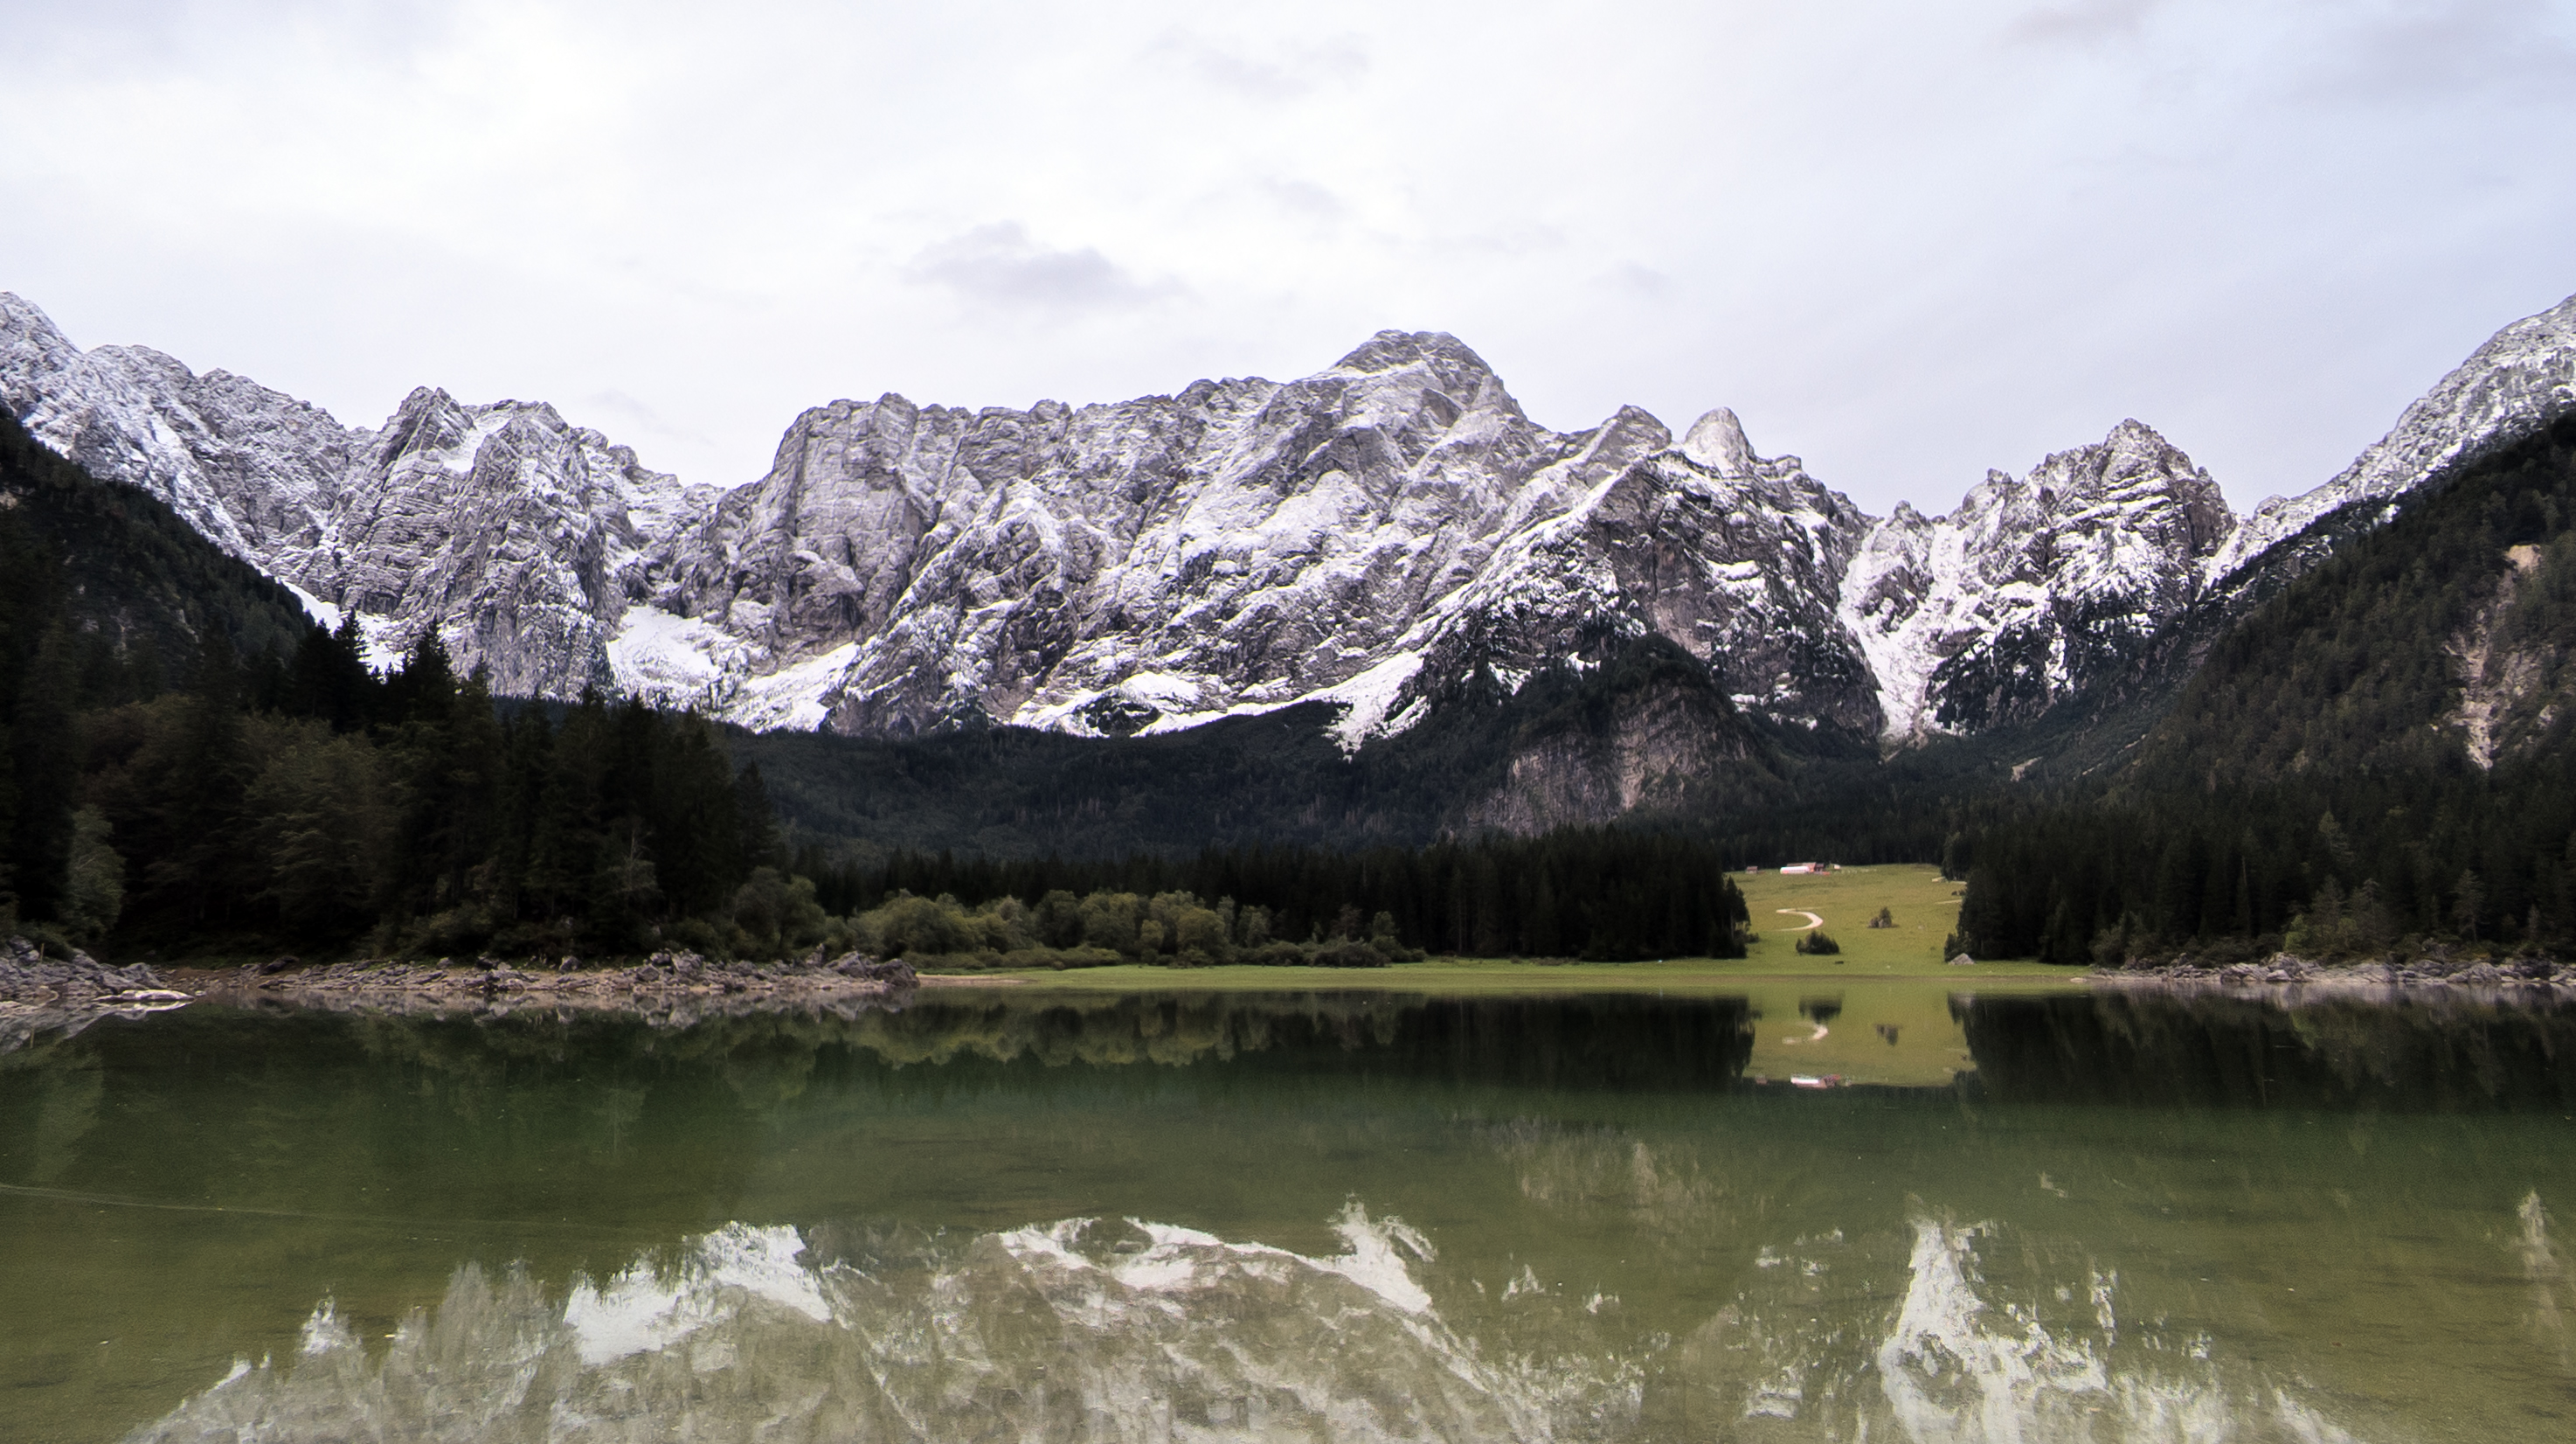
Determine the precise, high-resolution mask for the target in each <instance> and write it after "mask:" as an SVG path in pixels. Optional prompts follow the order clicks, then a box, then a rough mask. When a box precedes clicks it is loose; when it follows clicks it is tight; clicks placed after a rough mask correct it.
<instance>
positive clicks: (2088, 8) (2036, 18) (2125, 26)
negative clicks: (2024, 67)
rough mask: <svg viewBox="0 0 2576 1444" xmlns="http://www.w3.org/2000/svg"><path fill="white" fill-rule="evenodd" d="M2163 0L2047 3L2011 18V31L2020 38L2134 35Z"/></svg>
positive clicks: (2074, 38) (2088, 0)
mask: <svg viewBox="0 0 2576 1444" xmlns="http://www.w3.org/2000/svg"><path fill="white" fill-rule="evenodd" d="M2163 4H2164V0H2075V3H2073V4H2070V5H2051V6H2046V7H2043V8H2041V9H2038V10H2033V11H2031V12H2030V13H2028V14H2026V15H2024V16H2022V17H2021V19H2019V20H2017V21H2015V22H2014V23H2013V26H2012V34H2013V35H2014V36H2015V37H2016V38H2019V39H2022V40H2039V41H2070V40H2071V41H2088V40H2100V39H2104V38H2106V37H2109V36H2115V35H2135V34H2137V33H2138V30H2139V28H2140V27H2142V26H2143V25H2145V23H2146V19H2147V16H2149V15H2150V14H2152V13H2154V12H2155V11H2156V10H2158V9H2160V8H2162V6H2163Z"/></svg>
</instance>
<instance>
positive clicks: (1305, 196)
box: [1261, 179, 1350, 221]
mask: <svg viewBox="0 0 2576 1444" xmlns="http://www.w3.org/2000/svg"><path fill="white" fill-rule="evenodd" d="M1261 188H1262V190H1264V191H1266V192H1268V193H1269V196H1270V198H1271V199H1272V200H1274V201H1277V202H1278V203H1279V204H1280V206H1281V207H1282V208H1284V209H1287V210H1291V211H1295V212H1296V213H1297V214H1299V215H1301V216H1304V217H1306V218H1307V219H1309V220H1317V221H1338V220H1340V219H1341V218H1342V217H1343V216H1345V215H1347V214H1349V212H1350V207H1348V206H1346V205H1344V204H1343V203H1342V198H1341V197H1340V196H1338V195H1335V194H1334V193H1333V192H1331V191H1329V190H1327V189H1325V188H1324V187H1322V186H1319V185H1317V184H1315V183H1314V182H1313V181H1302V180H1278V179H1269V180H1264V181H1262V182H1261Z"/></svg>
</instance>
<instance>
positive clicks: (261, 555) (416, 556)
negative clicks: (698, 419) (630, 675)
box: [0, 293, 717, 697]
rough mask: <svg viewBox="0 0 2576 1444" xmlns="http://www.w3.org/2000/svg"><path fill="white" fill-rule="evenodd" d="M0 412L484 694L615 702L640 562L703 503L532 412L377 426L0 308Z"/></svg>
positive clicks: (378, 642) (427, 412) (443, 416)
mask: <svg viewBox="0 0 2576 1444" xmlns="http://www.w3.org/2000/svg"><path fill="white" fill-rule="evenodd" d="M0 402H5V404H7V405H8V406H9V407H10V409H11V411H12V412H13V413H15V414H16V415H17V416H18V417H19V419H20V420H21V421H22V422H23V423H24V424H25V425H26V427H27V429H28V430H29V431H30V432H31V433H32V434H34V435H35V436H36V437H37V438H38V439H39V440H41V441H43V442H45V443H46V444H47V445H49V446H51V447H53V448H54V449H55V450H57V451H59V452H61V453H63V454H64V455H65V456H68V457H70V458H71V459H72V460H74V461H77V462H79V463H81V464H82V465H83V466H84V467H86V468H87V469H88V470H89V471H90V473H91V474H92V475H95V476H99V477H103V478H106V479H109V480H114V481H122V482H126V483H128V484H130V485H133V486H137V487H140V488H142V489H143V490H145V491H148V492H150V493H152V494H153V495H155V496H157V497H159V498H161V499H162V500H164V501H167V502H169V503H170V505H171V506H172V508H173V509H175V510H176V511H177V512H178V513H179V514H180V515H181V516H183V517H185V518H186V519H187V520H188V522H189V523H190V524H191V525H193V526H195V527H196V528H197V529H198V531H199V532H201V533H203V534H204V535H205V536H206V537H207V538H209V539H210V540H212V541H214V542H215V543H216V544H217V545H219V546H221V547H223V548H224V549H225V550H226V551H228V552H231V553H232V554H233V555H235V556H237V557H240V558H241V559H243V560H244V561H247V562H250V563H251V564H252V565H254V566H257V567H258V568H260V569H261V570H262V571H265V572H267V573H268V574H269V575H270V576H273V577H275V578H277V579H278V580H280V581H282V582H285V583H286V584H287V585H289V586H291V587H294V588H295V589H296V590H297V591H298V592H299V593H301V594H302V595H303V597H304V598H305V601H306V605H307V607H308V609H310V610H311V611H312V612H313V613H314V614H315V615H316V616H317V617H318V618H321V619H323V620H324V621H326V622H332V623H336V622H337V620H338V619H339V617H340V615H341V613H342V612H343V611H347V612H354V613H356V614H357V615H358V617H359V619H360V620H361V622H362V623H363V624H364V625H365V629H366V632H367V636H368V638H369V640H370V642H371V643H372V644H373V645H374V648H375V651H376V654H377V657H378V658H379V660H380V661H390V660H391V659H392V658H393V657H394V656H397V655H399V654H400V653H401V652H402V651H403V650H404V649H406V648H408V647H409V646H410V645H411V644H412V643H413V642H414V641H416V640H417V639H418V638H419V637H420V636H421V635H422V634H423V633H424V632H426V631H428V630H429V629H431V628H433V627H435V628H437V629H438V630H439V631H440V633H441V634H442V636H443V638H444V639H445V641H446V642H447V643H448V645H449V647H450V648H451V650H453V651H454V652H455V654H456V657H457V661H458V664H459V666H460V667H466V668H471V667H476V666H481V667H484V668H486V669H488V670H489V672H490V674H491V682H492V686H493V688H494V690H495V691H498V692H502V693H505V694H514V695H521V696H548V697H568V696H573V695H577V694H578V693H579V692H580V690H581V689H582V687H583V686H585V685H589V684H593V683H596V684H598V685H600V686H603V687H611V688H613V687H614V686H615V685H616V678H615V676H614V673H613V672H612V670H611V668H610V667H609V665H608V660H607V658H608V650H607V648H608V642H609V640H610V639H611V638H613V637H614V636H615V635H616V633H617V629H618V627H619V626H620V625H621V623H622V622H623V620H624V615H625V610H626V596H627V592H628V590H629V589H630V588H631V587H633V586H636V585H640V584H639V583H637V582H636V581H635V578H636V577H638V576H640V574H641V562H642V560H643V553H644V548H645V546H646V545H647V544H648V543H650V542H653V541H658V540H660V539H663V538H666V537H668V536H670V535H671V534H673V533H674V532H676V531H677V530H678V528H679V526H680V523H681V521H682V519H683V518H684V517H689V516H694V515H696V514H699V513H701V512H703V511H704V510H705V509H707V508H709V507H711V506H712V505H713V504H714V502H715V498H716V495H717V492H716V488H714V487H683V486H682V485H680V483H679V482H678V481H677V480H676V479H675V478H672V477H669V476H664V475H662V474H660V473H657V472H653V471H649V470H647V469H645V468H644V467H643V466H642V465H640V464H639V463H638V462H637V461H636V459H635V456H634V453H633V452H631V451H628V450H627V449H626V448H624V447H622V446H614V445H612V444H610V442H609V441H608V438H606V437H604V436H602V435H600V434H599V433H598V432H596V431H590V430H587V429H584V428H581V427H575V426H571V425H569V424H567V423H566V422H565V421H564V419H563V418H562V417H561V416H559V415H557V414H556V412H555V410H554V408H553V407H551V406H547V405H545V404H543V403H538V402H519V401H499V402H494V403H492V404H490V405H485V406H469V405H464V404H461V403H459V402H457V401H456V400H455V399H454V398H452V397H450V396H448V395H447V393H445V392H443V391H438V390H433V389H430V388H422V389H420V390H418V391H414V392H413V393H412V394H411V395H410V396H409V397H407V398H405V400H404V401H403V404H402V406H401V407H400V408H399V409H397V410H396V411H395V413H394V414H393V416H391V417H390V418H388V419H387V420H386V422H385V424H384V426H383V428H382V429H380V430H375V431H369V430H366V429H363V428H351V427H345V426H342V425H341V424H340V423H339V422H338V421H336V420H334V419H333V418H332V417H331V416H330V415H329V414H328V413H326V412H324V411H321V410H320V409H318V408H316V407H312V406H309V405H306V404H305V403H303V402H301V401H297V400H295V399H294V398H292V397H289V396H286V395H283V394H282V393H279V392H276V391H271V390H269V389H267V388H266V387H263V386H260V385H258V384H256V383H254V382H251V381H248V380H245V379H243V378H241V377H238V376H234V375H231V374H229V373H226V372H222V371H210V372H207V373H205V374H204V375H198V374H196V373H194V372H192V371H190V370H189V369H188V368H187V367H186V366H185V365H183V364H181V363H180V362H178V361H176V360H173V359H172V358H170V357H168V356H165V355H162V354H161V353H160V352H158V351H151V350H146V349H143V348H140V347H127V346H102V347H99V348H97V349H95V350H90V351H82V350H80V349H79V348H78V347H76V346H74V345H72V344H71V343H70V342H69V341H68V340H66V339H65V338H64V337H63V335H62V333H61V332H60V331H59V330H57V329H56V328H55V327H54V325H53V323H52V322H51V321H50V320H48V319H47V318H46V317H45V315H44V313H43V312H41V311H39V310H37V309H36V308H35V307H34V306H32V305H29V304H28V303H27V302H25V301H23V300H21V299H19V298H18V297H16V296H13V295H8V294H6V293H0Z"/></svg>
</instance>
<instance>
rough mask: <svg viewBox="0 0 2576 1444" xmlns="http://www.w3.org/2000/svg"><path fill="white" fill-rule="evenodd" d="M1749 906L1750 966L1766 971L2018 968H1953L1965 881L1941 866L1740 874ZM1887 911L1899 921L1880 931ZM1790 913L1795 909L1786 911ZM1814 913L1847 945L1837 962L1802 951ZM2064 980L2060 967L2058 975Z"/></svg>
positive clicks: (1928, 972) (1942, 972) (1926, 973)
mask: <svg viewBox="0 0 2576 1444" xmlns="http://www.w3.org/2000/svg"><path fill="white" fill-rule="evenodd" d="M1735 881H1736V886H1738V887H1740V888H1742V889H1743V890H1744V905H1745V907H1746V908H1747V909H1749V910H1750V911H1751V912H1752V914H1753V935H1754V939H1755V941H1754V945H1753V949H1752V956H1751V957H1749V958H1747V959H1746V960H1745V964H1744V966H1746V967H1747V968H1749V969H1752V970H1754V971H1757V972H1762V973H1766V974H1783V973H1786V974H1796V975H1800V976H1805V975H1810V974H1814V975H1818V976H1823V975H1843V974H1865V975H1868V976H1873V977H1891V976H1893V977H1908V976H1910V977H1931V976H1946V975H1949V974H1951V973H1958V974H1963V975H1966V974H1976V975H1982V974H1985V973H1987V972H1989V971H1996V972H2002V971H2009V970H2011V969H2012V966H2013V965H2011V964H1989V963H1980V964H1978V965H1977V966H1976V967H1975V968H1973V969H1970V968H1955V969H1954V968H1952V967H1950V966H1949V963H1948V959H1947V958H1946V957H1945V956H1944V955H1943V954H1942V951H1941V945H1942V943H1943V942H1945V941H1946V940H1947V939H1948V938H1949V936H1950V934H1951V933H1952V932H1953V931H1955V930H1956V929H1957V928H1958V926H1959V892H1960V886H1961V885H1960V884H1958V883H1954V882H1944V881H1942V879H1941V870H1940V869H1939V868H1936V867H1920V866H1895V867H1850V868H1845V869H1843V870H1842V871H1840V872H1827V873H1815V874H1811V875H1807V876H1797V877H1792V876H1784V875H1783V874H1781V873H1779V872H1777V871H1772V870H1766V871H1763V872H1758V873H1750V872H1748V873H1738V874H1736V878H1735ZM1881 908H1885V909H1886V910H1887V911H1888V914H1889V916H1890V917H1891V918H1892V919H1893V920H1894V921H1895V924H1896V925H1895V926H1894V927H1890V928H1873V927H1871V926H1869V922H1870V919H1871V918H1873V917H1875V916H1876V915H1877V914H1878V911H1879V909H1881ZM1784 910H1787V911H1784ZM1800 913H1809V914H1813V915H1815V916H1817V917H1821V918H1823V919H1824V928H1823V930H1824V931H1825V932H1828V933H1831V934H1832V935H1833V938H1834V941H1835V942H1838V943H1840V944H1842V947H1843V950H1842V952H1841V953H1840V954H1838V955H1837V957H1838V958H1839V960H1840V964H1841V965H1840V966H1839V967H1837V966H1836V965H1835V964H1836V961H1837V957H1809V956H1807V955H1805V954H1803V953H1800V952H1798V951H1797V947H1796V944H1797V941H1798V939H1799V937H1800V936H1802V935H1803V934H1804V932H1805V930H1806V926H1807V919H1806V917H1804V916H1799V915H1798V914H1800ZM2050 971H2051V974H2052V975H2056V974H2057V972H2058V970H2050Z"/></svg>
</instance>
